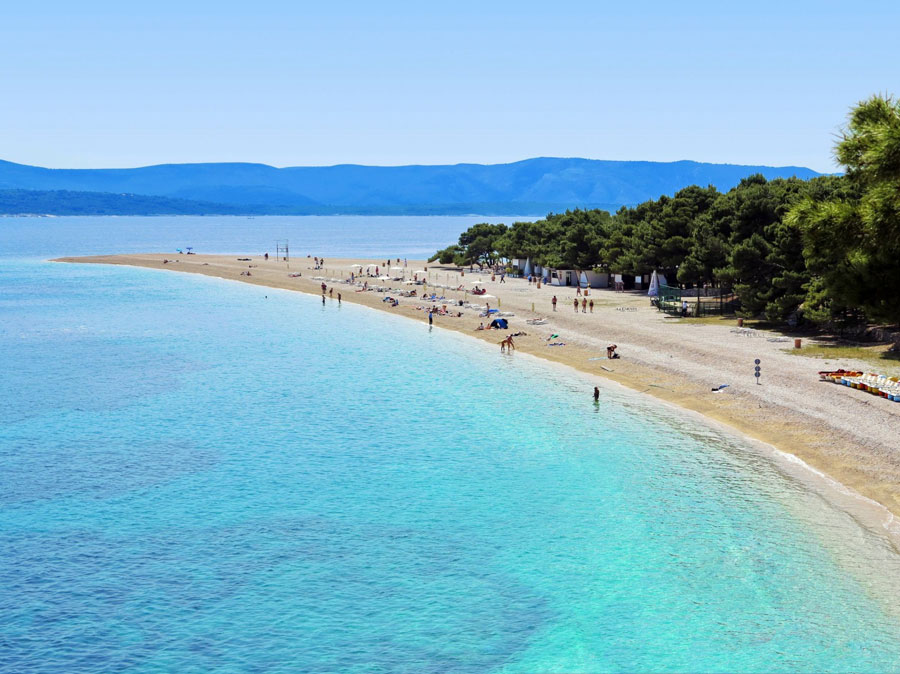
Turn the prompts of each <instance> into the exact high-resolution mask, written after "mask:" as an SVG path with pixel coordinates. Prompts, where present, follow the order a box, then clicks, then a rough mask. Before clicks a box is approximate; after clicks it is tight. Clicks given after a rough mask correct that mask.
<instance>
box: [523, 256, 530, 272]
mask: <svg viewBox="0 0 900 674" xmlns="http://www.w3.org/2000/svg"><path fill="white" fill-rule="evenodd" d="M522 275H523V276H530V275H531V258H528V259H527V260H525V268H524V269H523V270H522Z"/></svg>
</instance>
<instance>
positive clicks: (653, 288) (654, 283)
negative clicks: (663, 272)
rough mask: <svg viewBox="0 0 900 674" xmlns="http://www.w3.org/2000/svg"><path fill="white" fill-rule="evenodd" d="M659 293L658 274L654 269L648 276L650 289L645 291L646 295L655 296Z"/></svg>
mask: <svg viewBox="0 0 900 674" xmlns="http://www.w3.org/2000/svg"><path fill="white" fill-rule="evenodd" d="M658 295H659V274H657V273H656V270H655V269H654V270H653V274H652V275H651V276H650V289H649V290H648V291H647V296H648V297H657V296H658Z"/></svg>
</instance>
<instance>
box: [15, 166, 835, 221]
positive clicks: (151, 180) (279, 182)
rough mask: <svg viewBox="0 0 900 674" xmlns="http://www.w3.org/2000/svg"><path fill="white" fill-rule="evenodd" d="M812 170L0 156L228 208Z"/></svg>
mask: <svg viewBox="0 0 900 674" xmlns="http://www.w3.org/2000/svg"><path fill="white" fill-rule="evenodd" d="M753 173H761V174H763V175H764V176H766V177H767V178H769V179H772V178H786V177H791V176H796V177H798V178H804V179H808V178H812V177H815V176H817V175H820V174H818V173H816V172H815V171H812V170H811V169H808V168H803V167H798V166H782V167H770V166H743V165H734V164H706V163H700V162H693V161H678V162H669V163H661V162H644V161H602V160H594V159H561V158H548V157H544V158H537V159H526V160H524V161H519V162H514V163H511V164H491V165H484V164H455V165H445V166H359V165H352V164H347V165H338V166H315V167H313V166H310V167H306V166H303V167H289V168H275V167H273V166H267V165H265V164H244V163H217V164H162V165H158V166H146V167H141V168H128V169H49V168H43V167H38V166H27V165H24V164H15V163H12V162H6V161H0V189H6V190H13V189H15V190H43V191H67V192H94V193H97V192H106V193H117V194H131V195H146V196H157V197H167V198H171V199H181V200H188V201H199V202H203V204H204V206H205V207H209V205H210V204H221V205H222V212H223V213H224V212H234V211H235V210H239V211H241V212H248V213H249V212H256V213H303V214H312V213H464V212H482V213H488V212H490V213H507V214H509V213H516V214H523V215H525V214H536V215H543V214H545V213H546V212H547V211H549V210H564V209H566V208H574V207H591V208H607V209H615V208H617V207H618V206H621V205H626V204H636V203H639V202H642V201H646V200H647V199H655V198H658V197H659V196H660V195H663V194H673V193H674V192H676V191H677V190H679V189H681V188H682V187H685V186H687V185H692V184H698V185H703V186H706V185H715V186H716V187H717V188H719V189H720V190H728V189H730V188H731V187H733V186H734V185H736V184H737V183H738V182H739V181H740V180H741V178H744V177H746V176H748V175H751V174H753Z"/></svg>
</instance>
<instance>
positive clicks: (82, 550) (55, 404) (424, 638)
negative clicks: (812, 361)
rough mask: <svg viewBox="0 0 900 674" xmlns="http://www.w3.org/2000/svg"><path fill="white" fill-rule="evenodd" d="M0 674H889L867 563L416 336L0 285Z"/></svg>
mask: <svg viewBox="0 0 900 674" xmlns="http://www.w3.org/2000/svg"><path fill="white" fill-rule="evenodd" d="M0 289H2V290H0V360H2V366H3V377H2V378H0V396H2V400H3V401H4V404H3V405H2V406H0V467H2V472H0V551H2V555H0V671H10V672H13V671H15V672H23V671H29V672H101V671H121V670H126V669H127V670H132V671H179V672H187V671H211V670H215V671H234V672H237V671H285V672H287V671H304V672H423V671H425V672H428V671H435V672H575V671H578V672H588V671H589V672H604V671H691V672H697V671H734V672H744V671H809V672H813V671H816V672H819V671H821V672H825V671H829V672H830V671H835V672H837V671H871V672H878V671H896V670H898V662H900V659H898V658H900V621H898V618H897V616H896V615H895V614H893V613H892V610H891V607H892V604H893V603H894V602H893V599H895V598H896V595H894V594H892V592H894V590H893V588H895V587H896V583H897V579H898V573H900V570H898V566H897V560H896V557H895V555H894V554H893V553H892V552H891V551H890V550H889V548H888V547H887V546H886V545H885V544H884V543H883V542H882V541H880V539H878V538H877V537H875V536H872V535H870V534H868V533H867V532H866V531H865V530H863V529H861V528H860V527H858V526H856V524H855V523H854V522H853V520H851V519H850V518H849V517H847V516H846V515H844V514H842V513H841V512H839V511H837V510H835V509H833V508H831V507H829V506H828V505H827V504H826V503H825V502H823V501H822V500H821V499H820V498H819V497H817V496H816V495H815V494H813V493H812V492H810V491H809V490H807V489H806V488H805V487H804V486H803V485H802V484H799V483H797V482H796V481H794V480H792V479H790V478H787V477H784V476H783V475H782V474H781V473H779V472H778V471H777V470H776V469H775V468H774V467H773V464H772V462H771V461H770V460H769V459H767V458H766V457H765V456H764V455H761V454H759V453H758V452H755V451H752V450H751V449H749V448H748V447H747V446H745V445H744V444H742V443H741V442H740V441H739V440H736V439H733V438H731V437H728V436H725V435H723V434H721V433H719V432H717V431H714V430H710V429H707V428H704V427H701V426H700V425H698V424H697V423H696V422H695V421H692V420H686V419H685V418H684V417H683V416H682V415H681V414H680V413H679V412H677V411H674V410H669V409H667V408H664V407H661V406H660V405H659V404H657V403H655V402H653V401H651V400H646V399H644V398H642V397H640V396H638V395H636V394H632V393H629V392H625V391H619V390H617V389H610V390H609V391H605V392H604V401H603V404H602V405H601V406H599V407H595V406H594V405H593V402H592V401H591V399H590V387H591V386H592V385H593V384H592V383H591V382H589V381H587V380H585V379H582V378H581V377H580V376H577V375H573V374H572V373H570V372H568V371H565V370H562V369H559V370H558V369H555V368H551V367H548V366H545V365H543V364H540V363H536V362H534V361H532V360H531V359H528V358H526V357H523V356H521V355H513V356H509V357H501V356H500V354H499V353H497V351H496V350H495V349H493V348H488V347H487V346H485V345H482V344H481V343H477V342H475V341H474V340H470V339H468V338H466V337H464V336H459V335H455V334H449V333H447V332H444V331H442V330H440V329H435V330H431V331H429V329H428V327H427V326H426V325H424V324H423V323H416V322H413V321H408V320H404V319H400V318H395V317H391V316H385V315H381V314H378V313H375V312H373V311H369V310H366V309H363V308H360V307H354V306H350V305H346V304H345V305H344V306H337V305H336V303H334V302H329V303H328V304H327V305H326V306H324V307H323V306H322V304H321V301H320V300H319V299H318V298H315V297H309V296H304V295H299V294H291V293H287V292H282V291H273V290H271V289H265V288H258V287H251V286H245V285H240V284H235V283H229V282H225V281H220V280H217V279H209V278H201V277H194V276H190V275H180V274H172V273H167V272H156V271H151V270H139V269H127V268H113V267H108V268H107V267H100V266H90V265H84V266H80V265H60V264H50V263H41V262H34V261H23V260H7V261H5V262H3V263H2V264H0Z"/></svg>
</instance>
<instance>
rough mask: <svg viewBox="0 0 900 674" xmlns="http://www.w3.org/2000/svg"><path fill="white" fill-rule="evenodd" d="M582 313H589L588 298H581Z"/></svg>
mask: <svg viewBox="0 0 900 674" xmlns="http://www.w3.org/2000/svg"><path fill="white" fill-rule="evenodd" d="M581 313H583V314H586V313H587V298H586V297H582V298H581Z"/></svg>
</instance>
